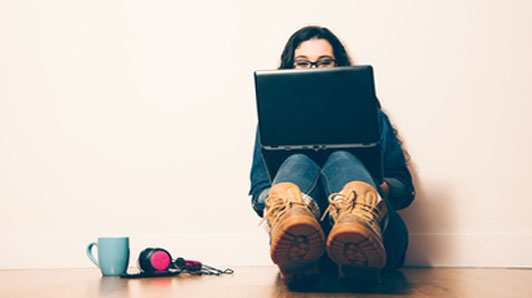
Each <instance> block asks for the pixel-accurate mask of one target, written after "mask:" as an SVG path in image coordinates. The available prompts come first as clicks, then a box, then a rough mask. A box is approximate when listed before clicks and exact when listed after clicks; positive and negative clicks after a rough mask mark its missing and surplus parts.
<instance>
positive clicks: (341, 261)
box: [327, 222, 386, 274]
mask: <svg viewBox="0 0 532 298" xmlns="http://www.w3.org/2000/svg"><path fill="white" fill-rule="evenodd" d="M327 254H328V255H329V257H330V258H331V260H333V261H334V262H335V263H337V264H338V265H340V266H341V268H340V271H355V272H356V271H359V270H367V271H372V270H368V269H377V271H378V269H381V268H383V267H384V265H385V264H386V251H385V250H384V246H383V244H382V241H381V240H380V239H379V237H378V236H377V235H375V233H374V232H373V231H372V230H371V229H370V228H368V227H366V226H364V225H363V224H360V223H358V222H352V223H346V224H336V225H334V227H333V229H332V230H331V232H330V234H329V238H328V241H327ZM344 267H345V268H344ZM340 274H342V272H340Z"/></svg>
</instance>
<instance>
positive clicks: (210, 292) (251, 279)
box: [0, 266, 532, 298]
mask: <svg viewBox="0 0 532 298" xmlns="http://www.w3.org/2000/svg"><path fill="white" fill-rule="evenodd" d="M233 269H235V273H234V274H233V275H224V276H190V275H186V274H182V275H180V276H178V277H165V278H147V279H122V278H119V277H102V276H101V274H100V272H99V271H98V269H96V268H89V269H38V270H0V297H10V298H17V297H58V298H62V297H69V298H70V297H113V298H114V297H394V296H401V297H468V298H469V297H473V298H474V297H532V270H530V269H488V268H484V269H482V268H404V269H401V270H400V271H397V272H394V273H388V274H383V276H382V280H381V283H380V284H378V285H377V286H375V287H373V288H370V289H367V290H365V291H362V292H360V290H359V292H347V291H346V290H345V289H344V288H343V287H342V286H341V283H340V282H339V280H338V278H337V276H336V275H335V274H327V275H325V276H323V278H322V280H321V282H320V283H319V284H318V286H317V288H316V289H313V290H311V291H308V292H293V291H289V290H288V289H287V288H286V287H285V286H284V284H283V283H282V281H281V280H280V279H279V277H278V271H277V268H276V267H274V266H264V267H236V268H233Z"/></svg>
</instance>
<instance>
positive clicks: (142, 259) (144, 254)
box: [137, 247, 154, 272]
mask: <svg viewBox="0 0 532 298" xmlns="http://www.w3.org/2000/svg"><path fill="white" fill-rule="evenodd" d="M153 250H154V249H153V248H151V247H148V248H146V249H144V250H143V251H141V252H140V254H139V258H138V259H137V265H138V266H139V268H140V270H141V271H144V272H152V271H153V268H152V267H151V266H150V258H149V255H150V254H151V253H152V251H153Z"/></svg>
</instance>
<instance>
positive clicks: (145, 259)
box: [138, 248, 172, 273]
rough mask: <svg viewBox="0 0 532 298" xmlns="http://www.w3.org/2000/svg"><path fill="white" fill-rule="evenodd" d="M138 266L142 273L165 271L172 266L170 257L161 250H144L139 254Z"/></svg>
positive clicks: (166, 252)
mask: <svg viewBox="0 0 532 298" xmlns="http://www.w3.org/2000/svg"><path fill="white" fill-rule="evenodd" d="M138 264H139V267H140V270H142V271H144V272H149V273H153V272H162V271H167V270H168V268H170V265H171V264H172V256H171V255H170V253H169V252H168V251H166V250H165V249H162V248H146V249H145V250H143V251H142V252H141V253H140V255H139V259H138Z"/></svg>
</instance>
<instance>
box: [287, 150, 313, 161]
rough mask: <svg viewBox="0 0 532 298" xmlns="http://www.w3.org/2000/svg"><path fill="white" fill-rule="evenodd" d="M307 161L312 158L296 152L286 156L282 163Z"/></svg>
mask: <svg viewBox="0 0 532 298" xmlns="http://www.w3.org/2000/svg"><path fill="white" fill-rule="evenodd" d="M309 162H313V161H312V159H310V157H308V156H306V155H305V154H302V153H296V154H292V155H290V156H289V157H288V158H286V160H285V161H284V162H283V164H292V163H295V164H300V163H309Z"/></svg>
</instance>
